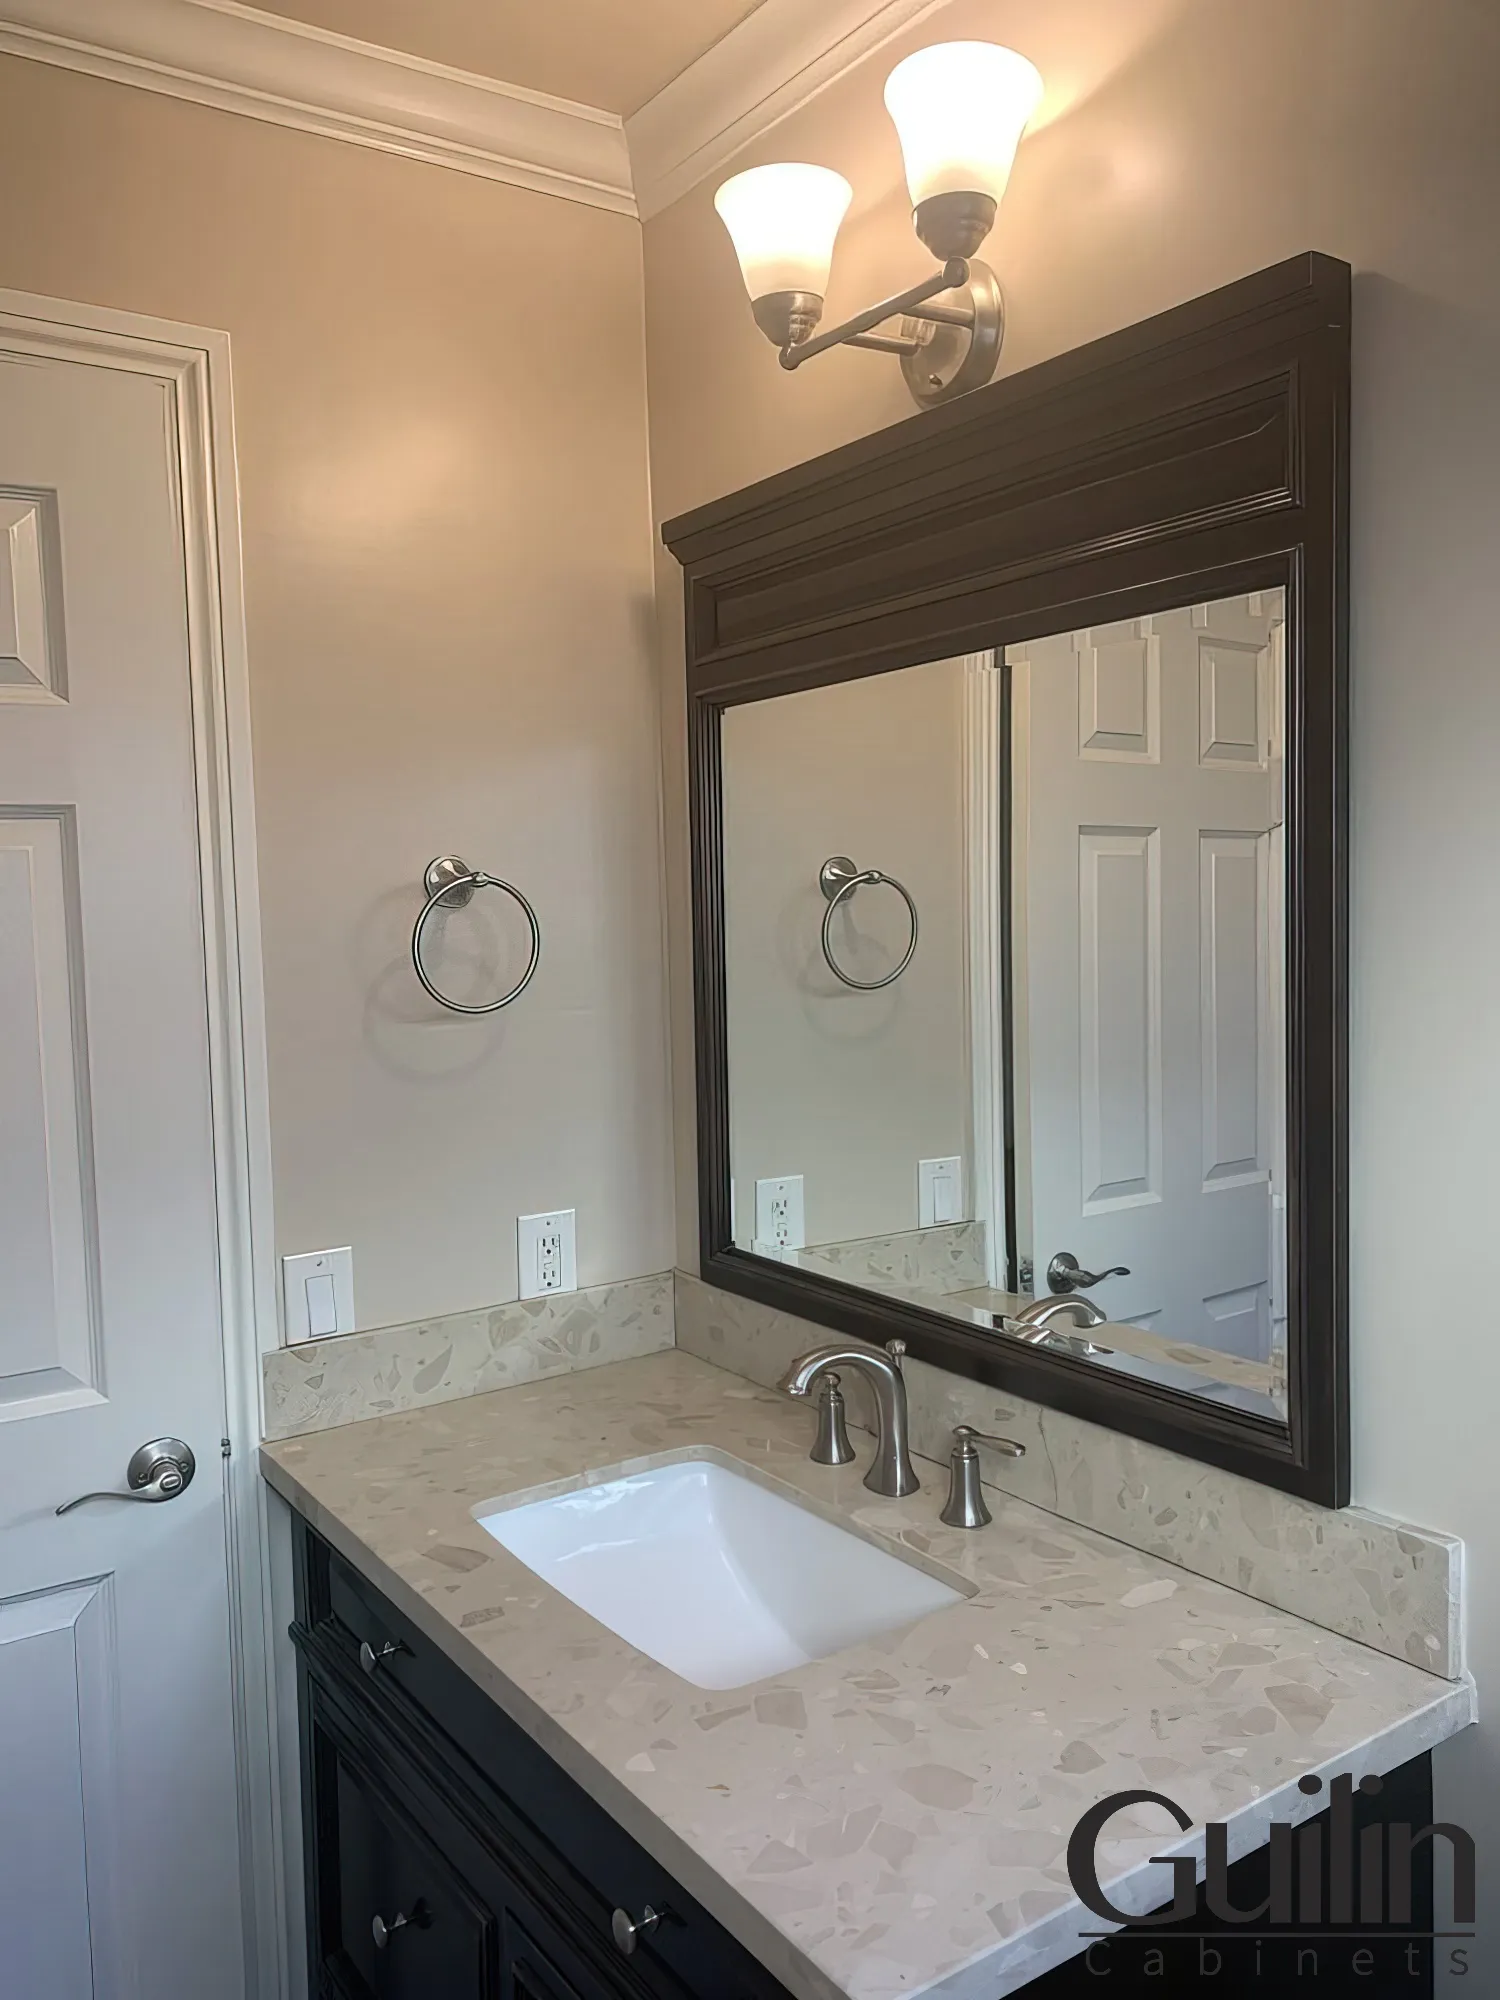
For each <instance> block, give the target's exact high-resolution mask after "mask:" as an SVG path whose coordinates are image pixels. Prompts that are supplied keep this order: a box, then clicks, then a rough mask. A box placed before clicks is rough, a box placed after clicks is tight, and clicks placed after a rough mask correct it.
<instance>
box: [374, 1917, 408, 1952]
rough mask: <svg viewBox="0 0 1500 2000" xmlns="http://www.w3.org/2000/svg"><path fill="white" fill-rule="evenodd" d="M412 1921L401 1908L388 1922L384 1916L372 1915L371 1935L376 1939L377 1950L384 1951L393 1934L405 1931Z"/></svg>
mask: <svg viewBox="0 0 1500 2000" xmlns="http://www.w3.org/2000/svg"><path fill="white" fill-rule="evenodd" d="M410 1922H411V1919H410V1917H408V1916H407V1915H406V1914H405V1913H404V1911H401V1910H398V1911H397V1912H396V1914H395V1916H393V1917H392V1918H391V1920H390V1922H389V1923H387V1922H386V1920H385V1918H384V1917H381V1916H374V1917H371V1919H370V1936H371V1937H372V1938H374V1940H375V1949H376V1950H377V1951H384V1950H385V1948H386V1946H387V1945H388V1944H389V1943H390V1941H391V1937H392V1935H393V1934H394V1933H395V1932H396V1931H404V1930H405V1929H406V1926H407V1925H408V1924H409V1923H410Z"/></svg>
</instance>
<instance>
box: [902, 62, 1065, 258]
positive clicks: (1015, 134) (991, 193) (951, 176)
mask: <svg viewBox="0 0 1500 2000" xmlns="http://www.w3.org/2000/svg"><path fill="white" fill-rule="evenodd" d="M1041 95H1042V79H1041V76H1040V74H1039V73H1038V71H1037V69H1036V67H1035V65H1034V64H1032V63H1029V62H1028V61H1027V60H1026V58H1025V56H1023V55H1018V54H1017V53H1016V51H1015V50H1014V49H1006V48H1001V47H1000V45H999V44H998V43H997V42H938V43H935V44H934V46H933V47H931V48H928V49H918V50H917V52H916V54H915V55H909V56H907V57H906V59H905V61H904V62H899V63H897V65H896V67H895V68H894V69H893V70H892V71H891V73H890V75H889V76H888V77H887V78H886V80H885V108H886V110H887V111H889V112H890V114H891V120H892V122H893V124H894V125H895V127H896V132H897V136H898V137H899V138H900V141H901V152H902V157H903V158H904V160H905V162H906V185H907V187H908V189H909V190H910V193H911V201H912V207H913V209H914V210H915V211H916V212H917V233H918V235H919V236H921V238H922V240H923V241H924V242H925V243H927V244H928V246H929V248H931V249H932V250H934V251H935V252H936V254H937V255H939V256H972V255H973V253H974V251H975V250H976V249H977V248H978V247H979V244H980V243H982V242H983V241H984V238H985V236H986V235H987V234H988V231H989V226H990V224H991V223H992V222H993V221H994V218H995V210H996V208H997V207H998V206H999V202H1000V197H1001V196H1002V195H1003V194H1004V193H1005V184H1006V182H1007V181H1008V180H1009V179H1010V170H1011V165H1012V162H1013V161H1014V160H1015V157H1016V147H1017V146H1018V145H1019V144H1020V140H1021V134H1022V133H1023V132H1024V131H1025V129H1026V122H1027V120H1028V119H1029V118H1030V117H1031V114H1032V112H1033V111H1035V110H1036V107H1037V104H1038V103H1039V102H1040V100H1041ZM954 196H969V197H977V200H973V199H971V200H970V201H969V202H968V203H967V204H965V203H961V202H955V201H953V200H942V201H940V200H939V197H954ZM927 204H934V206H932V207H927V206H926V205H927ZM924 209H925V215H926V218H927V220H928V221H929V223H930V224H931V223H932V222H934V221H936V223H937V224H938V225H940V226H939V227H938V228H937V229H936V231H935V233H936V234H937V235H938V237H939V239H940V240H938V241H934V236H933V233H929V229H928V228H924V227H923V221H924ZM960 217H966V222H962V223H961V222H960V221H959V218H960ZM981 224H982V226H981ZM955 227H958V228H959V230H960V232H961V233H960V236H959V238H957V239H955V238H953V237H952V235H951V232H952V230H953V229H954V228H955ZM976 229H977V230H978V234H977V235H975V234H974V231H975V230H976Z"/></svg>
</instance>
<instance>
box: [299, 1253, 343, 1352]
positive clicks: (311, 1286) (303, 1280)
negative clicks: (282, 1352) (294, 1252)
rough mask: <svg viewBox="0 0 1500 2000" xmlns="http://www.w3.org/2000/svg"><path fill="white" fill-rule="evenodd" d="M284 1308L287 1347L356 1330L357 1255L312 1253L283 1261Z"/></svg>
mask: <svg viewBox="0 0 1500 2000" xmlns="http://www.w3.org/2000/svg"><path fill="white" fill-rule="evenodd" d="M281 1307H282V1317H283V1319H284V1320H285V1322H286V1337H287V1343H288V1345H291V1344H293V1343H294V1342H296V1341H299V1340H322V1339H324V1338H326V1336H327V1335H329V1334H331V1333H353V1331H354V1252H353V1251H352V1250H351V1249H349V1248H348V1247H347V1246H346V1247H345V1248H344V1249H342V1250H309V1251H308V1252H307V1253H306V1254H305V1255H304V1256H300V1257H283V1258H282V1260H281Z"/></svg>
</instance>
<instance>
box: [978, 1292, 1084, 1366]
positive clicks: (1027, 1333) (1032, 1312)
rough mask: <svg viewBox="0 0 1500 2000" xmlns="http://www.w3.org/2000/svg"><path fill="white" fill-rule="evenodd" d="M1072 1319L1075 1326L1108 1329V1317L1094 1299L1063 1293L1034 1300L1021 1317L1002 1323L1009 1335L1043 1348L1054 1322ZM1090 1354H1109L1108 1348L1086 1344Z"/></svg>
mask: <svg viewBox="0 0 1500 2000" xmlns="http://www.w3.org/2000/svg"><path fill="white" fill-rule="evenodd" d="M1060 1319H1070V1320H1072V1322H1073V1324H1074V1325H1075V1326H1107V1325H1108V1324H1109V1315H1108V1314H1107V1313H1102V1312H1100V1310H1099V1308H1098V1307H1097V1306H1096V1305H1095V1304H1094V1302H1093V1300H1092V1299H1085V1298H1081V1297H1080V1296H1079V1295H1078V1293H1077V1292H1060V1293H1058V1294H1056V1295H1055V1296H1053V1297H1050V1298H1042V1299H1033V1300H1032V1302H1031V1304H1030V1305H1029V1306H1023V1307H1022V1308H1021V1310H1020V1311H1019V1312H1018V1313H1012V1314H1010V1315H1009V1316H1008V1317H1007V1318H1005V1319H1003V1320H1002V1321H1001V1325H1002V1326H1003V1328H1004V1329H1005V1331H1006V1332H1007V1333H1014V1334H1019V1336H1020V1337H1021V1339H1022V1340H1024V1341H1026V1342H1027V1343H1028V1344H1029V1345H1030V1346H1032V1347H1040V1346H1041V1345H1042V1344H1043V1342H1044V1341H1046V1340H1047V1339H1048V1338H1049V1337H1050V1336H1051V1333H1052V1326H1053V1322H1054V1321H1055V1320H1060ZM1084 1345H1085V1347H1086V1348H1087V1349H1088V1351H1089V1352H1091V1353H1100V1354H1107V1353H1108V1352H1109V1349H1108V1348H1102V1347H1101V1348H1097V1349H1095V1348H1092V1347H1091V1346H1090V1345H1089V1343H1087V1342H1085V1343H1084Z"/></svg>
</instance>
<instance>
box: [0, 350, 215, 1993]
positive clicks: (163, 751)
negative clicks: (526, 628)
mask: <svg viewBox="0 0 1500 2000" xmlns="http://www.w3.org/2000/svg"><path fill="white" fill-rule="evenodd" d="M175 408H176V405H175V403H174V400H173V397H172V394H171V391H170V387H169V385H168V384H166V383H164V382H163V381H162V380H160V379H158V378H156V377H153V376H152V375H150V374H148V373H133V372H130V371H129V370H128V369H126V368H124V367H119V368H115V367H106V366H96V365H87V364H85V363H83V362H81V361H66V360H51V359H44V358H40V357H39V356H37V355H36V354H34V353H28V354H25V355H21V354H19V353H15V352H10V353H7V352H4V351H3V341H0V1991H3V1993H4V1995H5V1996H6V2000H106V1996H107V2000H116V1996H122V1997H123V2000H155V1996H165V1995H173V1996H181V2000H210V1996H212V2000H234V1996H237V1995H239V1994H240V1993H241V1991H242V1989H243V1964H244V1943H243V1934H242V1930H241V1916H240V1860H239V1851H238V1833H237V1807H236V1789H235V1755H234V1731H233V1718H232V1706H231V1681H230V1645H229V1592H228V1577H227V1557H226V1536H225V1492H224V1467H223V1461H222V1458H221V1453H220V1441H221V1438H222V1436H223V1433H224V1427H225V1426H224V1410H225V1383H224V1364H223V1350H222V1340H221V1329H220V1290H219V1282H218V1268H217V1258H218V1245H217V1235H216V1207H215V1186H214V1158H213V1134H212V1127H211V1105H210V1096H209V1071H208V1044H207V1011H206V1010H207V997H206V978H205V948H204V932H203V919H202V912H201V898H200V886H199V853H198V834H197V825H198V820H197V809H196V801H195V792H194V762H193V739H192V712H191V703H190V683H189V671H188V647H187V630H186V609H185V594H186V571H185V555H184V539H183V522H182V515H181V506H180V496H179V492H178V486H177V471H176V468H177V450H176V440H175V435H174V431H173V424H174V411H175ZM163 1436H173V1437H177V1438H181V1439H183V1440H185V1441H186V1442H187V1443H188V1444H189V1445H190V1447H191V1449H192V1451H193V1452H194V1453H195V1454H196V1459H197V1470H196V1476H195V1477H194V1478H193V1480H192V1482H191V1484H190V1485H188V1486H187V1487H186V1488H185V1489H184V1490H183V1491H181V1492H180V1493H179V1494H178V1495H177V1496H176V1497H175V1498H172V1499H169V1500H164V1501H161V1502H158V1503H156V1504H149V1503H143V1502H140V1501H123V1500H98V1501H91V1502H90V1503H89V1504H87V1505H85V1506H81V1507H78V1508H76V1509H74V1510H72V1511H71V1512H69V1513H67V1514H65V1515H63V1516H59V1515H58V1514H57V1513H56V1511H55V1509H56V1508H57V1507H58V1505H59V1504H61V1503H64V1502H67V1501H69V1500H71V1499H73V1498H74V1497H75V1496H77V1495H79V1494H82V1493H85V1492H88V1491H91V1490H93V1489H118V1488H123V1487H124V1485H125V1477H126V1467H127V1463H128V1461H129V1460H130V1458H131V1455H132V1453H133V1452H135V1450H136V1449H137V1447H138V1446H140V1445H142V1444H144V1443H146V1442H147V1441H149V1440H152V1439H156V1438H160V1437H163Z"/></svg>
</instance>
